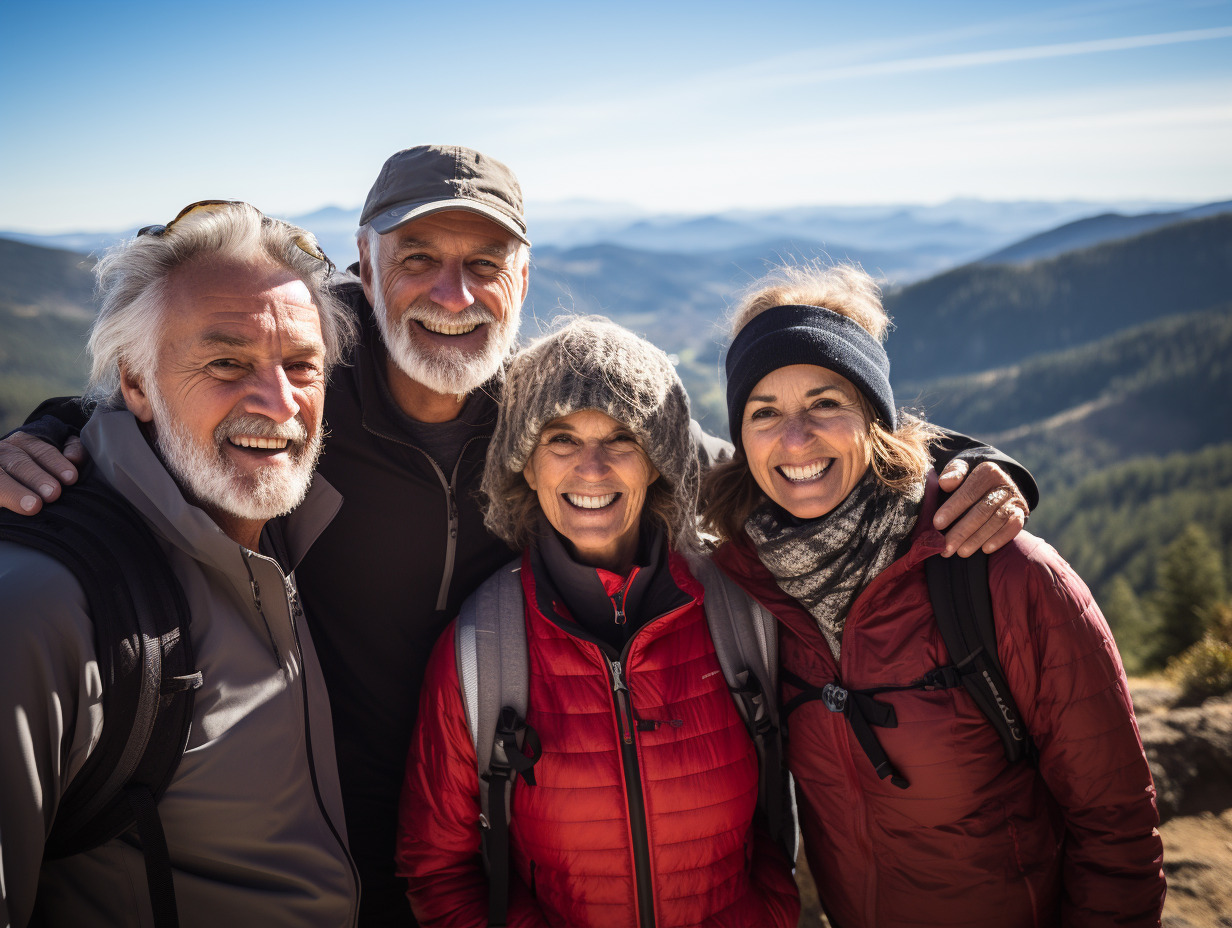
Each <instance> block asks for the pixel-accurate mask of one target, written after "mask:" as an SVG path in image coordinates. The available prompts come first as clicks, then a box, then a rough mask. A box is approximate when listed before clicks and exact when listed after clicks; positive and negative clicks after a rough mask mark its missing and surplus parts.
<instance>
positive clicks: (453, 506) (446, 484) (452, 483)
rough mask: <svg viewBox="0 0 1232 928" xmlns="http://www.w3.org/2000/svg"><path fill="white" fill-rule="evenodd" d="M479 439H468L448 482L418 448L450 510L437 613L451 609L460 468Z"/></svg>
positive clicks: (456, 556) (455, 559)
mask: <svg viewBox="0 0 1232 928" xmlns="http://www.w3.org/2000/svg"><path fill="white" fill-rule="evenodd" d="M478 437H479V436H476V437H475V438H468V439H467V440H466V441H465V442H464V443H463V444H462V448H461V450H460V451H458V460H457V461H456V462H455V463H454V465H453V473H452V474H450V475H449V479H448V480H446V479H445V471H443V470H442V469H441V465H439V464H437V463H436V461H435V459H433V457H432V455H430V454H428V452H426V451H424V450H423V449H422V448H416V450H417V451H419V452H420V453H422V454H423V456H424V457H426V458H427V459H428V463H430V464H431V465H432V469H433V470H434V471H436V476H437V477H438V478H439V479H440V481H441V486H442V487H443V488H444V490H445V503H446V507H447V510H448V523H447V526H446V532H445V567H444V569H443V570H442V571H441V585H440V588H439V589H438V590H437V592H436V610H437V612H444V611H445V610H446V609H447V608H449V587H450V586H451V585H452V584H453V569H454V565H455V564H456V562H457V558H458V523H459V518H458V495H457V493H458V468H460V467H461V466H462V458H463V456H464V455H465V454H466V449H467V448H468V447H469V446H470V443H471V442H473V441H476V440H477V438H478ZM408 447H411V448H414V447H415V446H414V445H409V446H408Z"/></svg>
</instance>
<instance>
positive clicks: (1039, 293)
mask: <svg viewBox="0 0 1232 928" xmlns="http://www.w3.org/2000/svg"><path fill="white" fill-rule="evenodd" d="M1229 294H1232V215H1223V216H1214V217H1211V218H1209V219H1197V220H1192V221H1189V222H1183V223H1179V224H1177V225H1172V226H1168V227H1166V228H1163V229H1158V230H1156V231H1154V232H1150V233H1148V234H1145V235H1141V236H1138V237H1136V238H1131V239H1127V240H1124V241H1120V242H1113V243H1109V244H1106V245H1100V246H1097V247H1095V248H1089V249H1085V250H1082V251H1076V252H1071V253H1069V254H1065V255H1062V256H1060V257H1058V258H1053V259H1051V260H1048V261H1037V262H1035V263H1032V264H1028V265H1026V266H1016V265H992V266H989V265H967V266H966V267H961V268H958V269H957V270H953V271H950V272H948V273H946V274H942V275H940V276H937V277H933V278H931V279H929V280H926V281H922V282H921V283H918V284H913V285H912V286H909V287H905V288H903V289H902V290H898V291H896V292H893V293H891V294H889V295H888V296H887V297H886V308H887V309H888V310H889V312H890V314H891V316H893V318H894V324H895V331H894V334H893V335H892V337H891V340H890V353H891V356H892V358H893V369H894V377H895V381H896V382H902V383H905V382H913V381H919V380H922V379H926V378H935V377H938V376H948V375H954V374H966V373H972V372H975V371H982V370H987V369H989V368H992V367H1000V366H1003V365H1005V364H1010V363H1015V362H1017V361H1020V360H1022V359H1024V358H1028V357H1031V356H1033V355H1037V354H1043V353H1045V352H1050V351H1060V350H1064V349H1066V348H1072V347H1076V346H1078V345H1083V344H1087V343H1089V342H1092V341H1095V340H1096V339H1100V338H1103V337H1105V336H1108V335H1111V334H1113V333H1116V332H1120V331H1122V330H1123V329H1125V328H1128V327H1130V326H1134V325H1139V324H1141V323H1145V322H1150V321H1152V320H1155V319H1161V318H1163V317H1165V316H1171V315H1175V314H1177V313H1187V312H1193V311H1195V310H1204V309H1209V308H1211V307H1213V306H1217V305H1220V304H1222V303H1226V302H1227V301H1228V299H1229Z"/></svg>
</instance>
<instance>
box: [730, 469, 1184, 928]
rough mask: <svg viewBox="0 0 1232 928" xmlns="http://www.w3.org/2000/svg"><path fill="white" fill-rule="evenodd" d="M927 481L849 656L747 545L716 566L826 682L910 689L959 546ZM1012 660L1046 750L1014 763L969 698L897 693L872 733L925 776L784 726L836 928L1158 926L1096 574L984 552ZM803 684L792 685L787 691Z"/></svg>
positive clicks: (1153, 867) (1138, 765)
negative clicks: (948, 560)
mask: <svg viewBox="0 0 1232 928" xmlns="http://www.w3.org/2000/svg"><path fill="white" fill-rule="evenodd" d="M936 505H937V487H936V481H935V478H934V477H930V480H929V485H928V491H927V493H926V496H925V499H924V507H923V512H922V514H921V516H920V519H919V522H918V524H917V526H916V529H915V531H914V533H913V536H912V546H911V549H910V551H909V552H908V553H907V554H906V555H905V556H904V557H902V558H900V559H899V560H898V561H896V562H895V563H894V564H892V565H890V566H889V567H888V568H886V569H885V570H884V571H883V572H882V573H881V574H880V575H878V577H877V578H876V579H875V580H874V581H873V583H872V584H871V585H870V586H869V587H868V588H867V589H866V590H865V591H864V592H863V593H862V594H861V595H860V597H859V598H858V599H857V600H856V602H855V603H854V604H853V605H852V607H851V610H850V612H849V613H848V616H847V621H846V625H845V627H844V630H843V639H842V655H841V657H842V666H841V668H837V667H835V664H834V659H833V657H832V656H831V654H830V650H829V648H828V647H827V645H826V642H825V640H824V638H823V637H822V635H821V633H820V631H818V628H817V624H816V622H815V621H814V619H813V618H812V617H811V616H810V615H809V614H808V613H807V612H805V611H804V610H803V609H802V608H801V607H800V606H799V604H797V603H796V602H795V601H794V600H792V599H791V598H790V597H788V596H787V595H786V594H785V593H783V592H782V590H780V589H779V587H778V585H777V584H776V583H775V581H774V579H773V578H772V577H771V576H770V574H769V572H768V571H766V569H765V568H764V567H763V566H762V564H761V563H760V562H759V561H758V560H757V555H756V551H755V550H754V548H753V545H752V543H751V542H750V541H749V540H748V538H747V537H742V538H741V539H740V540H738V541H737V542H734V543H732V544H729V545H727V546H725V547H724V548H722V549H721V550H720V551H719V552H718V554H717V555H716V560H717V561H718V562H719V564H720V565H721V566H722V567H723V568H724V569H725V570H726V571H727V572H728V573H729V575H730V576H731V577H733V578H734V579H735V580H736V581H737V582H738V583H740V584H741V585H742V586H744V587H745V589H747V590H748V591H749V592H750V593H751V594H752V595H753V596H755V597H756V598H757V599H758V600H760V601H761V602H762V603H763V604H764V605H765V606H766V607H767V608H769V609H770V610H771V611H772V612H773V613H774V614H775V615H776V616H777V617H778V619H779V623H780V624H779V627H780V632H781V634H780V640H779V654H780V660H781V663H782V666H783V668H784V669H785V670H789V671H791V672H793V673H795V674H797V675H798V676H800V677H802V678H804V679H805V680H806V681H808V682H809V683H811V684H814V685H816V686H821V685H823V684H825V683H827V682H835V683H840V684H841V685H842V686H844V687H846V688H848V689H867V688H872V687H878V686H887V685H898V684H910V683H912V682H913V681H916V680H918V679H920V678H921V677H922V676H923V675H924V674H925V673H926V672H927V671H929V670H932V669H933V668H935V667H940V666H943V665H945V664H948V663H950V661H949V659H948V656H947V652H946V649H945V644H944V642H943V641H942V639H941V635H940V632H939V631H938V629H937V624H936V620H935V618H934V616H933V612H932V607H931V605H930V603H929V597H928V589H927V585H926V581H925V578H924V564H923V562H924V560H925V559H926V558H927V557H929V556H930V555H932V554H935V553H936V552H939V551H941V550H943V549H944V542H943V539H942V536H941V535H940V534H939V533H938V532H937V531H935V530H934V529H932V528H931V525H932V514H933V512H934V511H935V509H936ZM989 585H990V587H991V591H992V599H993V608H994V612H995V614H996V619H997V634H998V645H999V648H998V650H999V653H1000V658H1001V662H1002V664H1003V666H1004V668H1005V673H1006V677H1007V681H1008V683H1009V685H1010V689H1011V690H1012V692H1013V695H1014V698H1015V700H1016V701H1017V703H1018V706H1019V708H1020V709H1021V711H1022V714H1023V716H1024V721H1025V722H1026V724H1027V727H1028V728H1029V730H1030V732H1031V736H1032V737H1033V739H1034V741H1035V744H1036V745H1037V747H1038V748H1039V766H1038V769H1037V768H1035V767H1032V766H1031V765H1030V764H1029V763H1020V764H1017V765H1014V766H1010V765H1009V764H1008V763H1007V762H1006V760H1005V755H1004V753H1003V751H1002V748H1001V743H1000V741H999V740H998V737H997V735H996V733H995V731H994V730H993V728H992V726H991V724H989V722H988V721H987V720H986V719H985V717H984V716H983V715H981V713H980V711H979V709H978V708H977V707H976V705H975V703H974V702H973V701H972V700H971V697H970V696H969V695H968V694H967V691H966V690H964V689H962V688H958V689H949V690H935V691H931V692H926V691H924V690H921V689H911V690H903V691H900V692H891V693H884V694H882V695H880V696H878V697H877V699H879V700H881V701H884V702H887V703H890V704H892V705H893V706H894V708H895V711H896V713H897V716H898V727H897V728H874V729H873V732H874V733H875V734H876V735H877V737H878V739H879V740H880V742H881V744H882V746H883V747H884V748H885V751H886V754H887V755H888V756H889V759H890V761H891V762H892V763H893V764H894V766H895V767H897V768H898V770H899V771H900V772H901V773H902V774H903V775H904V776H905V777H906V778H907V780H908V781H909V782H910V787H909V788H907V789H905V790H904V789H899V788H897V787H895V786H893V785H891V783H890V781H889V780H888V779H886V780H881V779H878V777H877V775H876V773H875V772H874V770H873V766H872V764H871V763H870V762H869V760H868V757H867V756H866V754H865V753H864V751H863V750H862V749H861V747H860V745H859V743H858V742H857V741H856V739H855V736H854V735H853V733H852V731H851V727H850V725H849V724H848V722H847V720H846V719H845V718H844V716H843V715H841V714H837V713H833V712H830V711H829V710H827V709H826V707H825V705H824V704H823V703H822V702H820V701H814V702H808V703H805V704H804V705H802V706H801V707H800V708H799V709H797V710H796V711H795V712H793V713H792V715H791V717H790V719H789V720H788V722H787V730H788V736H789V745H788V765H789V766H790V768H791V771H792V774H793V775H794V777H795V780H796V785H797V790H798V799H799V804H800V819H801V821H800V824H801V829H802V831H803V836H804V845H805V850H806V852H807V854H808V861H809V866H810V868H811V870H812V872H813V875H814V876H815V877H816V879H817V883H818V888H819V891H820V894H821V898H822V902H823V904H824V906H825V907H826V910H827V912H828V914H829V915H830V918H831V921H832V922H833V924H834V925H835V926H838V928H874V926H884V928H916V926H918V928H923V926H946V928H959V926H971V928H976V926H979V928H988V926H997V928H1019V926H1023V928H1026V926H1031V928H1053V926H1057V925H1064V926H1096V925H1101V926H1102V925H1107V926H1111V925H1132V926H1148V925H1150V926H1157V925H1159V921H1160V910H1161V909H1162V906H1163V898H1164V877H1163V872H1162V869H1161V863H1162V854H1163V852H1162V846H1161V843H1160V839H1159V833H1158V832H1157V831H1156V830H1155V828H1156V825H1158V822H1159V816H1158V813H1157V811H1156V809H1155V788H1154V786H1153V785H1152V783H1151V775H1150V771H1149V770H1148V768H1147V763H1146V758H1145V756H1144V755H1143V751H1142V743H1141V741H1140V739H1139V736H1138V726H1137V723H1136V722H1135V721H1134V717H1133V709H1132V706H1131V704H1130V699H1129V692H1128V688H1127V685H1126V681H1125V672H1124V670H1123V669H1122V667H1121V660H1120V657H1119V655H1118V654H1117V651H1116V647H1115V645H1114V644H1113V640H1112V635H1111V633H1110V632H1109V630H1108V626H1107V624H1106V623H1105V621H1104V618H1103V616H1102V615H1101V614H1100V611H1099V607H1098V606H1096V604H1095V603H1094V601H1093V600H1092V599H1091V595H1090V593H1089V592H1088V590H1087V588H1086V586H1085V585H1084V584H1083V582H1082V580H1080V579H1079V578H1078V576H1077V575H1076V574H1075V573H1074V572H1073V570H1072V569H1071V568H1070V567H1069V565H1068V564H1066V563H1065V561H1064V560H1062V559H1061V557H1060V555H1058V554H1057V552H1056V551H1054V550H1053V549H1052V548H1051V547H1049V546H1048V545H1047V544H1045V543H1044V542H1043V541H1041V540H1040V539H1038V538H1034V537H1032V536H1031V535H1028V534H1026V533H1024V534H1022V535H1020V536H1019V537H1018V538H1017V539H1016V540H1015V541H1014V542H1013V543H1011V544H1010V545H1008V546H1007V547H1005V548H1003V549H1002V550H1000V551H998V552H997V553H996V554H994V555H992V556H991V557H990V558H989ZM796 693H797V690H796V689H795V688H793V687H790V686H786V685H785V686H784V690H783V694H782V695H783V698H784V700H787V699H790V698H791V697H793V696H795V695H796Z"/></svg>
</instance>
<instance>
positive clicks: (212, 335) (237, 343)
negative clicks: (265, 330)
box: [198, 332, 323, 355]
mask: <svg viewBox="0 0 1232 928" xmlns="http://www.w3.org/2000/svg"><path fill="white" fill-rule="evenodd" d="M198 344H199V346H200V347H201V348H204V349H206V350H209V349H210V348H235V349H244V348H250V347H252V345H253V344H254V342H253V340H252V339H251V338H245V337H244V336H242V335H232V334H230V333H228V332H206V333H205V334H204V335H202V336H201V341H200V342H199V343H198ZM287 347H288V349H289V350H288V352H287V354H288V355H291V354H316V353H320V352H321V351H323V347H322V345H321V343H319V342H315V341H303V340H301V339H290V340H288V345H287Z"/></svg>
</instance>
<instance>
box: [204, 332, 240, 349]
mask: <svg viewBox="0 0 1232 928" xmlns="http://www.w3.org/2000/svg"><path fill="white" fill-rule="evenodd" d="M201 344H202V345H203V346H205V347H207V348H209V347H213V346H217V347H219V348H247V347H248V346H249V345H251V344H252V339H250V338H244V337H243V336H242V335H229V334H227V333H226V332H206V333H205V334H204V335H202V336H201Z"/></svg>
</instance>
